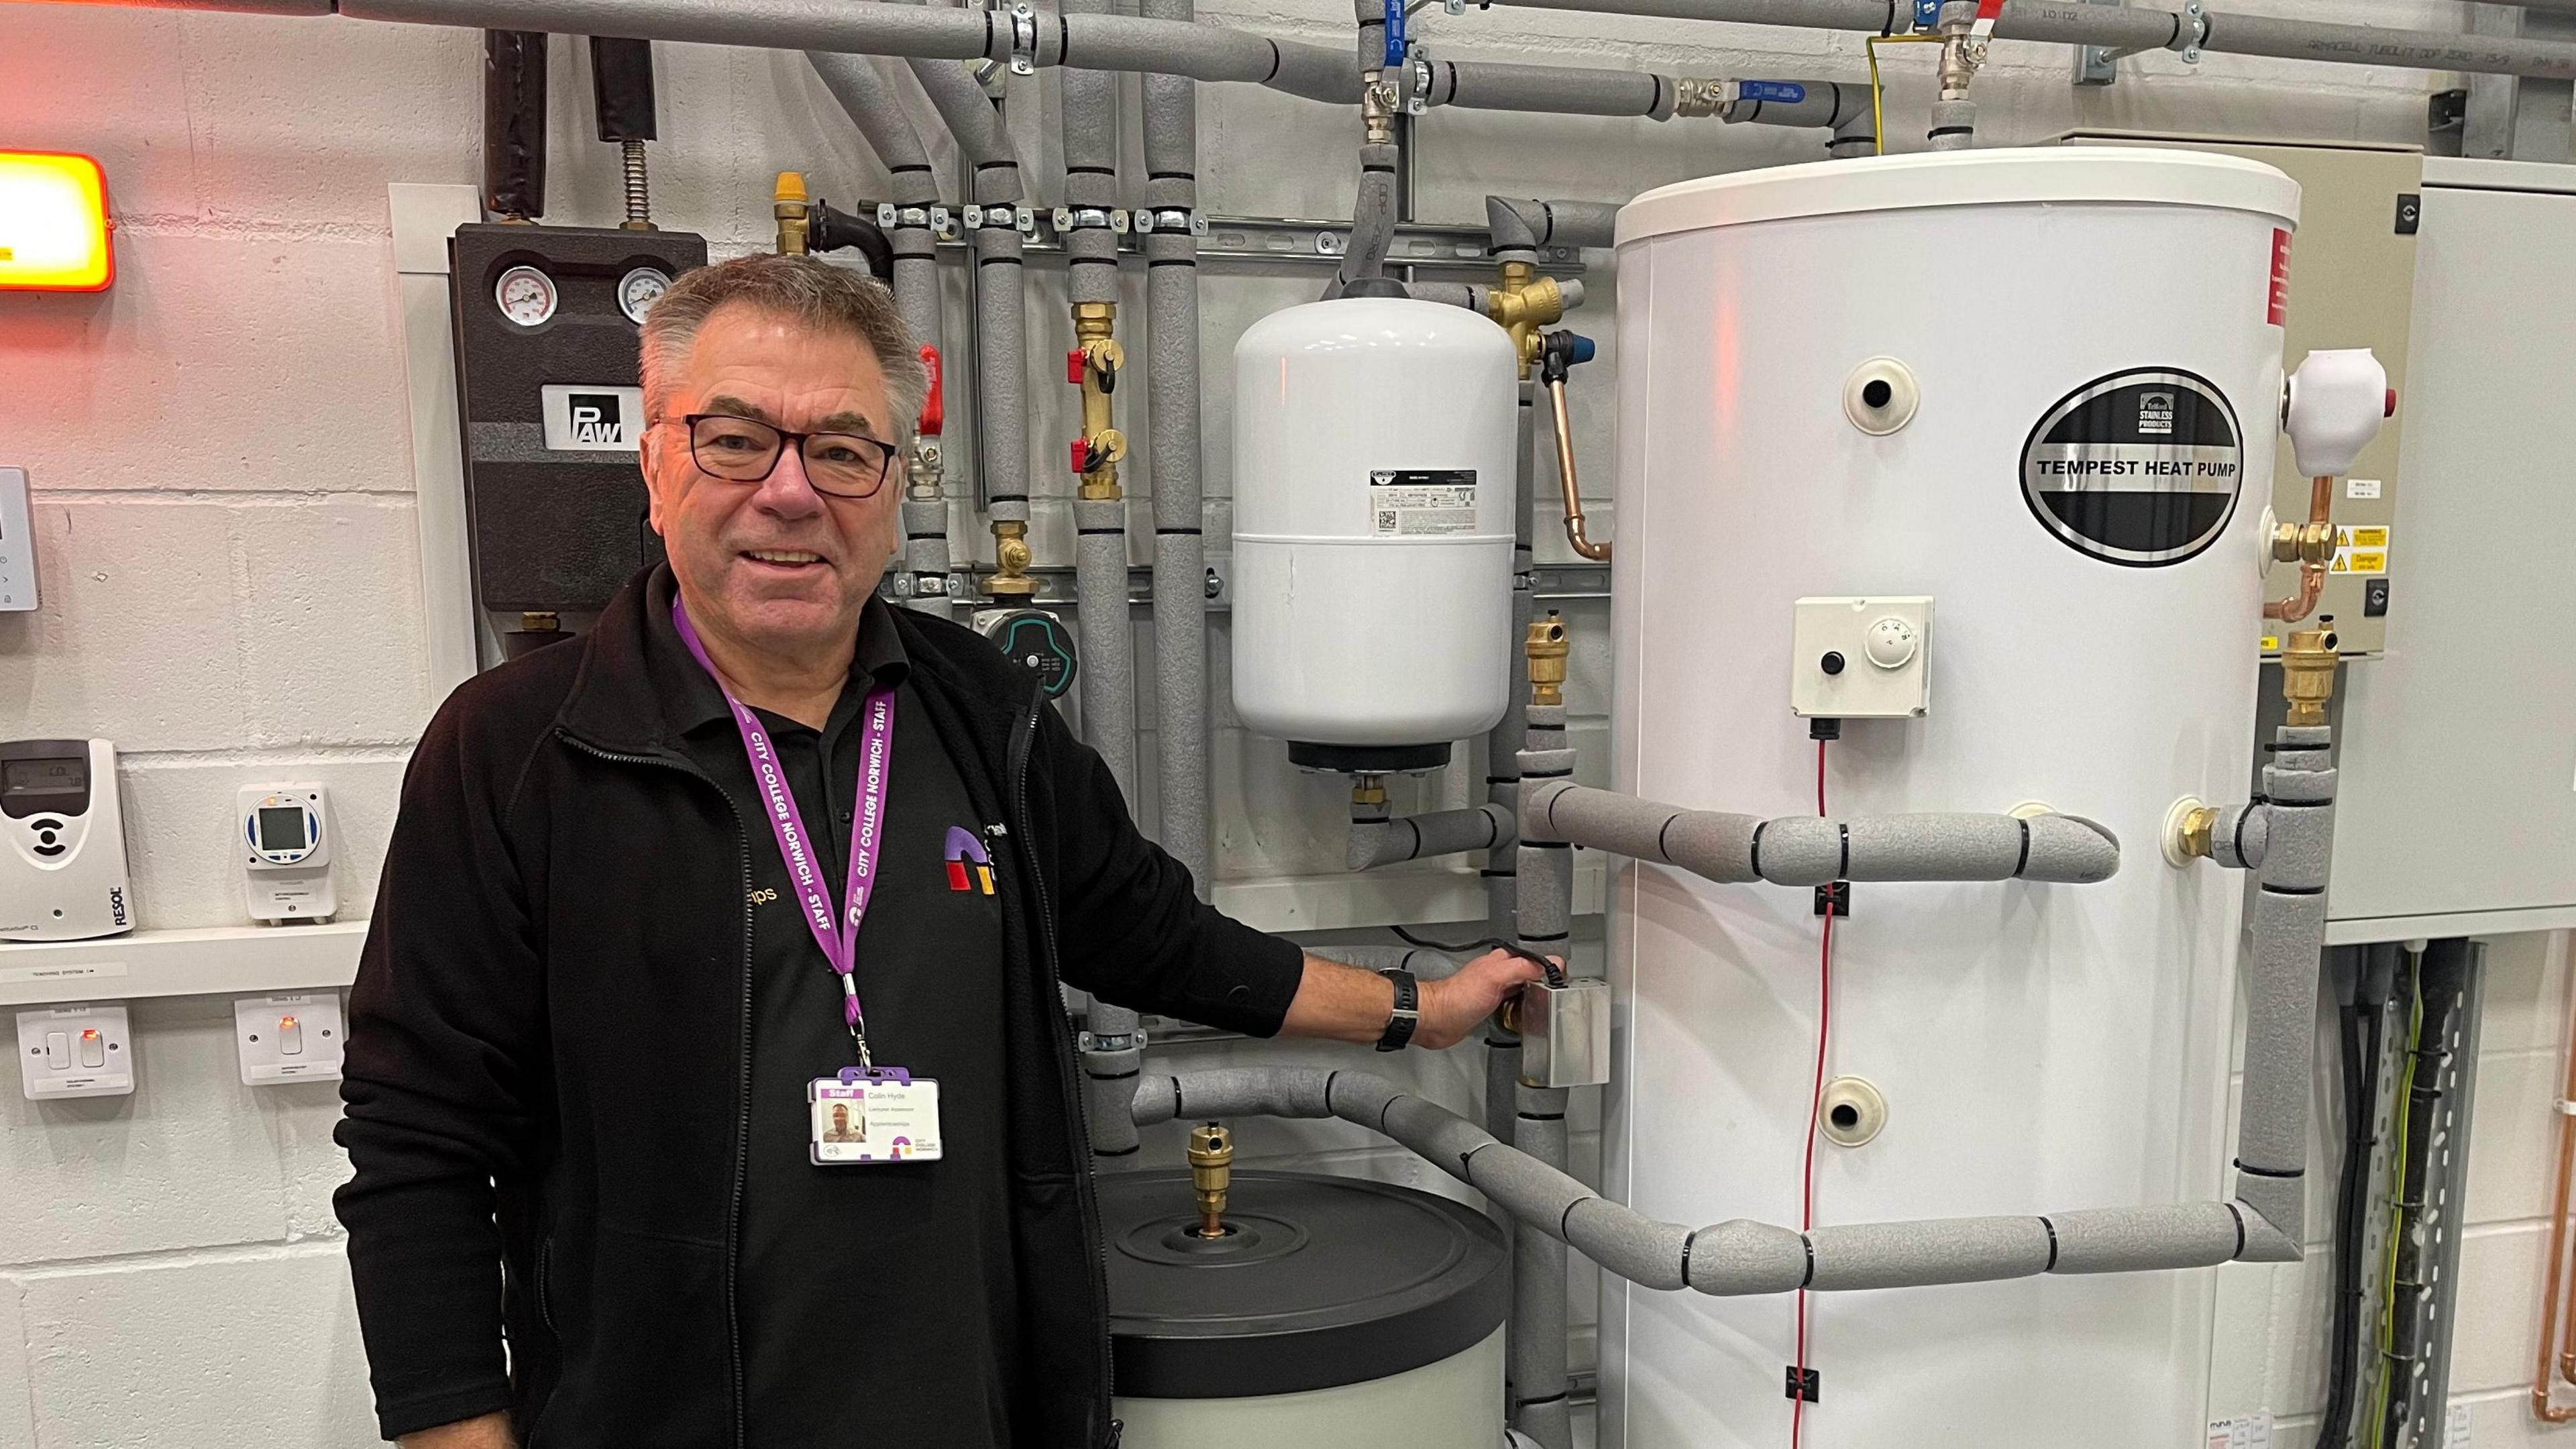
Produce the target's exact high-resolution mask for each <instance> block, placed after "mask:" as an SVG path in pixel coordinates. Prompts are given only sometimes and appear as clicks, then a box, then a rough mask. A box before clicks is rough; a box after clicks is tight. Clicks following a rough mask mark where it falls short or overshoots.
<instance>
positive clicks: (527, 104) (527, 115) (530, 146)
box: [483, 30, 546, 221]
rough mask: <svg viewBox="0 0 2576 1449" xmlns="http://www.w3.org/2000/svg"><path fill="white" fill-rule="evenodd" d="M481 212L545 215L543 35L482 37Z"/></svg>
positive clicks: (518, 32) (515, 33)
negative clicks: (482, 210)
mask: <svg viewBox="0 0 2576 1449" xmlns="http://www.w3.org/2000/svg"><path fill="white" fill-rule="evenodd" d="M483 209H484V210H485V211H486V212H489V213H490V214H492V215H494V216H497V217H501V218H503V219H505V220H516V221H526V220H530V219H533V218H535V217H540V216H543V215H545V214H546V33H545V32H544V31H542V30H486V31H484V32H483Z"/></svg>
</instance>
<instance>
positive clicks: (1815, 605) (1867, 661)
mask: <svg viewBox="0 0 2576 1449" xmlns="http://www.w3.org/2000/svg"><path fill="white" fill-rule="evenodd" d="M1931 634H1932V600H1931V599H1930V597H1928V596H1925V595H1905V596H1885V597H1871V598H1817V599H1800V600H1798V601H1797V619H1796V625H1795V628H1794V630H1793V633H1792V642H1791V646H1790V650H1789V710H1790V712H1791V713H1792V714H1796V715H1799V716H1802V717H1806V718H1817V717H1822V718H1827V719H1914V718H1917V717H1919V716H1921V715H1923V714H1924V713H1925V712H1927V711H1928V710H1930V709H1931V707H1932V675H1931V670H1930V668H1929V667H1928V666H1927V665H1926V663H1925V660H1926V658H1927V656H1928V655H1929V653H1930V650H1931V643H1932V640H1931Z"/></svg>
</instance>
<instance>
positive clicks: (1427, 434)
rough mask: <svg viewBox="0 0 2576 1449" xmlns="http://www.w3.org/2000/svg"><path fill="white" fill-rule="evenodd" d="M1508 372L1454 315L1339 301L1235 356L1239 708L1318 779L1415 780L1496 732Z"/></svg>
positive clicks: (1470, 315) (1504, 673) (1498, 343)
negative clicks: (1320, 775) (1335, 773)
mask: <svg viewBox="0 0 2576 1449" xmlns="http://www.w3.org/2000/svg"><path fill="white" fill-rule="evenodd" d="M1515 371H1516V370H1515V366H1514V362H1513V356H1512V345H1511V339H1510V338H1509V337H1508V336H1507V335H1505V333H1504V332H1503V330H1502V329H1501V328H1500V327H1497V326H1495V325H1494V324H1493V323H1492V322H1489V321H1487V320H1486V319H1485V318H1484V317H1482V316H1480V315H1478V314H1476V313H1474V312H1469V311H1467V310H1465V309H1463V308H1459V307H1451V306H1444V305H1441V304H1439V303H1433V302H1416V301H1411V300H1408V299H1404V298H1390V297H1351V298H1343V299H1340V300H1336V301H1331V302H1312V303H1308V304H1305V305H1303V306H1297V307H1290V308H1287V309H1285V310H1283V311H1279V312H1274V313H1272V314H1271V315H1269V316H1267V317H1264V318H1262V319H1261V320H1260V321H1259V322H1256V323H1254V324H1253V325H1252V327H1251V328H1250V330H1248V331H1246V332H1245V333H1244V334H1243V338H1242V340H1241V341H1240V342H1238V343H1237V344H1235V349H1234V409H1235V411H1234V568H1235V577H1234V619H1233V635H1234V705H1235V710H1236V712H1237V713H1238V714H1240V715H1241V716H1242V717H1243V722H1244V724H1245V725H1247V726H1248V727H1250V728H1251V729H1253V730H1256V731H1258V732H1260V733H1262V734H1265V735H1270V736H1273V737H1275V738H1278V739H1284V740H1287V741H1288V742H1289V755H1290V758H1291V759H1294V760H1296V761H1297V762H1298V763H1299V764H1302V765H1307V766H1309V767H1312V768H1319V769H1340V770H1367V769H1381V770H1384V769H1420V768H1424V767H1426V766H1428V765H1436V764H1439V763H1440V762H1442V761H1443V760H1445V759H1447V757H1448V748H1449V745H1450V742H1452V741H1454V740H1458V739H1463V738H1465V737H1467V736H1470V735H1475V734H1481V733H1483V732H1484V731H1486V730H1487V729H1490V728H1492V727H1493V725H1494V723H1495V722H1496V721H1497V720H1500V719H1501V718H1502V715H1503V710H1504V707H1505V705H1506V704H1507V703H1508V701H1509V698H1510V672H1509V671H1510V670H1511V669H1512V668H1513V667H1514V666H1515V664H1516V660H1515V657H1514V655H1513V653H1512V650H1513V647H1514V644H1515V641H1514V640H1513V638H1512V637H1511V597H1512V595H1511V590H1512V581H1511V574H1512V524H1513V518H1512V514H1513V487H1514V480H1513V476H1512V475H1513V467H1514V458H1515V452H1516V439H1515V435H1514V428H1515V425H1516V408H1517V402H1516V387H1517V383H1516V381H1515Z"/></svg>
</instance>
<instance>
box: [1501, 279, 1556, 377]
mask: <svg viewBox="0 0 2576 1449" xmlns="http://www.w3.org/2000/svg"><path fill="white" fill-rule="evenodd" d="M1498 270H1499V272H1500V278H1499V280H1498V281H1497V282H1496V284H1495V285H1494V286H1493V287H1492V288H1491V289H1489V290H1488V291H1487V292H1486V293H1485V315H1486V316H1488V317H1491V318H1493V319H1494V321H1495V322H1496V323H1497V324H1499V325H1500V326H1501V327H1502V329H1503V330H1504V331H1506V332H1509V333H1510V334H1511V335H1512V353H1513V355H1514V356H1516V357H1518V358H1519V359H1520V368H1521V377H1522V378H1523V379H1524V380H1526V379H1527V378H1528V377H1529V375H1530V369H1531V368H1532V367H1534V366H1536V365H1537V364H1538V359H1539V354H1540V353H1541V352H1542V351H1544V350H1545V347H1546V343H1545V341H1544V340H1543V339H1542V338H1541V337H1540V336H1539V334H1540V332H1541V331H1543V330H1544V329H1546V328H1547V327H1548V326H1549V325H1550V324H1552V323H1555V322H1557V321H1559V320H1561V319H1562V318H1563V317H1564V316H1565V291H1564V289H1563V288H1561V287H1559V286H1557V284H1556V278H1554V277H1542V276H1540V275H1539V274H1538V268H1537V267H1535V266H1533V265H1531V264H1530V263H1528V262H1525V261H1522V260H1520V259H1518V258H1516V257H1515V258H1510V259H1507V260H1505V261H1504V262H1503V263H1502V265H1501V267H1500V268H1499V269H1498Z"/></svg>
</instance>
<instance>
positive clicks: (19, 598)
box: [0, 468, 36, 614]
mask: <svg viewBox="0 0 2576 1449" xmlns="http://www.w3.org/2000/svg"><path fill="white" fill-rule="evenodd" d="M34 607H36V510H35V508H34V507H33V506H32V505H30V504H29V503H28V501H27V470H26V469H24V468H0V614H9V613H20V612H24V611H26V610H28V609H32V608H34Z"/></svg>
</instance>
